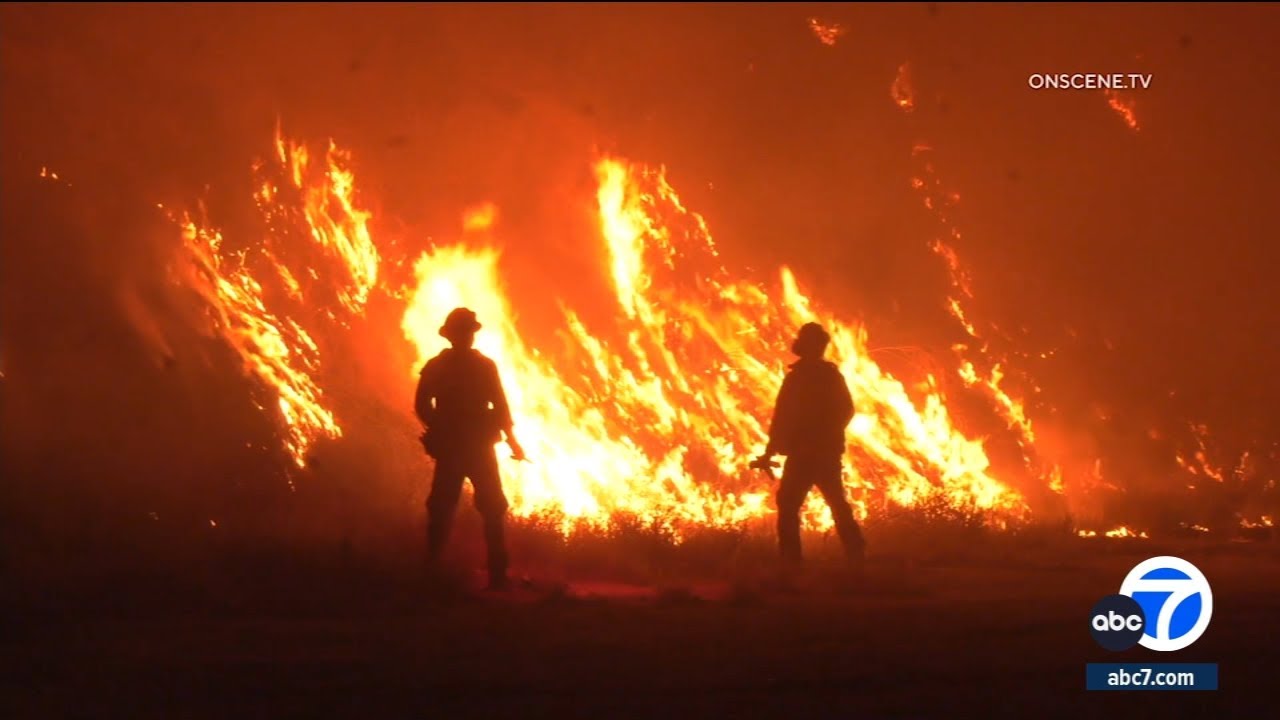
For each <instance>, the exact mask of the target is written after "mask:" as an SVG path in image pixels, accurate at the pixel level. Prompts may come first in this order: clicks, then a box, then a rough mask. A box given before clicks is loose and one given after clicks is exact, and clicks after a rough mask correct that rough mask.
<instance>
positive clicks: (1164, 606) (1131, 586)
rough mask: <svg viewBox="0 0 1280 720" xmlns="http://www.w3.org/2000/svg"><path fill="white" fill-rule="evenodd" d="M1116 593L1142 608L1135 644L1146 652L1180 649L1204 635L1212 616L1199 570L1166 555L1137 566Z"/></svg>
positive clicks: (1206, 583)
mask: <svg viewBox="0 0 1280 720" xmlns="http://www.w3.org/2000/svg"><path fill="white" fill-rule="evenodd" d="M1120 594H1121V595H1125V596H1128V597H1130V598H1132V599H1133V600H1134V602H1136V603H1137V604H1138V605H1140V606H1141V607H1142V614H1143V617H1144V618H1145V619H1146V623H1145V628H1144V629H1143V632H1142V636H1141V637H1140V638H1139V639H1138V643H1139V644H1140V645H1142V647H1144V648H1147V649H1149V650H1159V651H1162V652H1170V651H1173V650H1181V649H1183V648H1185V647H1187V646H1189V645H1191V643H1193V642H1195V641H1196V640H1198V639H1200V636H1201V635H1203V634H1204V631H1205V628H1207V627H1209V619H1210V618H1211V617H1212V616H1213V592H1212V590H1210V589H1209V581H1208V580H1207V579H1206V578H1205V576H1204V573H1201V572H1200V570H1199V568H1197V567H1196V566H1195V565H1192V564H1191V563H1189V562H1187V561H1186V560H1183V559H1182V558H1177V557H1172V556H1169V555H1165V556H1161V557H1154V558H1151V559H1150V560H1144V561H1142V562H1140V563H1138V564H1137V565H1136V566H1135V567H1134V568H1133V569H1132V570H1130V571H1129V574H1128V575H1127V576H1126V577H1125V579H1124V582H1123V583H1121V584H1120Z"/></svg>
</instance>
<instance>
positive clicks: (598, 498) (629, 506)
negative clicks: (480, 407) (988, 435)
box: [402, 158, 1025, 528]
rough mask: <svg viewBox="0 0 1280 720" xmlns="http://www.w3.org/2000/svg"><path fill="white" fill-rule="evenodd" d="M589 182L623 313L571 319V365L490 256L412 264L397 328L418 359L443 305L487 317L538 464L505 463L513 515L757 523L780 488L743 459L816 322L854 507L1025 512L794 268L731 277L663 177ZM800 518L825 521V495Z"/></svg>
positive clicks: (613, 176)
mask: <svg viewBox="0 0 1280 720" xmlns="http://www.w3.org/2000/svg"><path fill="white" fill-rule="evenodd" d="M596 177H597V182H598V190H597V198H596V199H597V205H598V211H599V223H600V239H601V240H602V241H603V242H604V244H605V247H606V250H607V256H608V267H607V272H608V277H609V279H610V281H611V285H612V290H613V298H612V302H614V303H616V309H617V312H616V315H615V327H611V328H606V329H604V330H593V329H589V328H588V327H587V325H586V323H585V322H584V321H583V320H582V319H581V318H579V317H578V315H577V314H576V313H574V312H573V311H572V310H569V309H566V310H565V312H564V318H565V325H566V327H567V328H568V333H567V338H568V339H569V341H570V348H569V352H568V356H569V358H571V359H572V363H563V362H562V363H552V362H551V361H550V360H549V359H548V358H546V357H545V356H543V355H542V354H541V353H539V352H537V351H535V350H533V349H532V348H531V347H529V346H528V345H527V344H526V342H525V341H524V340H523V339H522V335H521V333H520V332H519V331H518V330H517V328H516V327H515V324H514V322H513V321H512V319H511V318H512V315H511V303H510V302H508V301H507V300H506V296H505V290H504V288H503V286H502V283H501V281H500V274H499V261H500V258H499V255H498V253H497V252H496V251H494V250H492V249H488V248H486V247H474V248H473V247H466V246H462V245H458V246H453V247H446V248H438V249H436V250H433V251H430V252H428V253H426V254H424V255H423V256H422V257H421V258H420V259H419V260H418V263H417V265H416V275H417V282H418V284H417V287H416V289H415V290H414V292H413V293H412V296H411V298H410V300H409V307H408V310H407V311H406V314H405V316H404V322H403V325H402V327H403V330H404V332H405V335H406V337H407V338H408V339H409V340H410V341H411V342H412V343H413V344H414V345H415V347H416V348H417V351H418V365H419V366H420V365H421V363H422V362H424V361H425V360H426V359H427V358H429V357H430V356H432V355H433V354H435V353H436V352H438V351H439V350H440V349H442V348H443V340H442V339H440V338H439V336H438V333H436V328H437V326H438V324H439V322H440V320H441V318H443V316H444V315H445V314H446V313H447V312H448V311H449V310H450V309H451V308H453V307H455V306H458V305H466V306H468V307H471V308H472V309H474V310H476V311H477V312H478V313H479V314H480V316H481V318H482V322H486V323H487V330H486V331H483V332H482V333H481V338H480V339H478V346H479V348H480V349H481V351H482V352H485V353H486V354H488V355H489V356H490V357H492V358H493V359H494V360H495V362H496V363H497V364H498V367H499V371H500V374H501V375H502V377H503V379H504V382H505V384H506V386H507V387H508V394H509V400H510V403H511V406H512V411H513V415H514V416H515V420H516V427H517V434H518V435H520V436H521V440H522V443H523V444H524V445H525V448H526V451H527V452H528V454H529V456H530V457H531V458H532V459H533V462H531V463H524V464H516V463H508V464H507V466H506V468H505V471H506V473H507V477H509V478H510V481H509V482H508V486H509V487H510V488H511V489H512V492H511V495H512V507H513V511H514V512H515V514H517V515H520V516H530V515H534V514H538V513H542V512H557V513H561V514H562V515H563V516H564V517H565V521H566V523H572V522H575V521H586V522H591V523H597V524H604V523H607V522H608V520H609V518H610V517H611V516H612V515H614V514H615V513H619V512H622V513H629V514H633V515H636V516H639V517H641V518H644V519H646V520H649V521H653V522H659V523H662V524H664V525H667V526H668V527H678V526H679V525H681V524H683V523H694V524H703V525H729V524H738V523H741V522H743V521H745V520H748V519H751V518H756V517H760V516H762V515H764V514H765V513H766V512H767V503H768V498H769V496H770V494H771V492H772V489H773V488H772V482H771V480H770V479H766V478H763V477H761V476H760V475H759V474H757V473H754V472H750V471H748V469H747V468H746V460H747V458H749V456H750V455H751V454H752V453H754V452H758V451H759V450H760V449H761V448H762V446H763V444H764V441H765V434H766V431H765V425H764V423H765V422H767V419H768V417H769V413H770V408H771V405H772V401H773V398H774V396H775V394H776V392H777V389H778V387H779V386H780V383H781V380H782V376H783V372H784V362H785V361H786V358H785V356H784V354H783V353H784V352H785V349H786V348H787V347H788V346H789V343H790V340H791V335H792V333H793V332H794V330H795V328H796V327H798V326H799V325H800V324H802V323H803V322H806V321H809V320H816V321H819V322H822V323H823V324H824V325H825V326H826V327H827V328H828V330H829V331H830V332H831V334H832V353H831V354H832V355H833V356H834V358H835V359H836V360H837V361H838V362H839V364H840V366H841V369H842V371H843V372H844V374H845V376H846V378H847V380H848V382H849V385H850V389H851V392H852V394H853V396H854V401H855V403H856V404H857V406H858V409H859V416H858V417H857V418H856V419H855V421H854V423H853V424H852V426H851V430H850V436H851V437H850V440H851V442H850V449H849V452H848V455H847V458H846V460H847V466H848V468H849V472H848V476H847V478H846V482H847V485H848V486H849V488H850V490H851V491H853V495H854V500H855V505H856V507H857V509H858V512H859V514H860V515H862V516H863V517H865V516H866V515H867V514H868V512H870V510H871V508H872V507H881V506H883V505H886V504H896V505H906V506H909V505H913V504H916V503H918V502H921V501H923V500H925V499H927V498H930V497H937V496H941V497H942V498H944V500H945V501H946V502H947V503H948V504H950V505H952V506H955V507H965V508H974V509H978V510H987V511H991V512H992V513H993V514H995V515H1000V516H1002V517H1014V516H1019V515H1020V514H1021V513H1023V512H1025V506H1024V504H1023V502H1022V500H1021V498H1020V496H1019V495H1018V494H1017V493H1015V492H1013V491H1012V490H1010V489H1009V488H1007V487H1006V486H1004V485H1003V484H1002V483H1000V482H999V481H997V480H996V479H995V478H994V477H992V475H991V474H990V472H989V468H988V465H989V463H988V459H987V457H986V454H985V451H984V449H983V446H982V442H981V441H980V440H976V439H972V438H969V437H967V436H965V435H964V434H963V433H962V432H960V431H959V430H958V429H956V428H955V427H954V425H953V424H952V422H951V419H950V417H949V414H948V412H947V408H946V404H945V399H944V398H943V396H942V395H941V393H940V392H939V390H938V389H937V386H936V381H935V380H934V378H932V377H929V378H926V379H925V380H924V381H922V382H921V383H919V384H918V385H917V386H916V387H915V388H914V389H913V390H909V389H908V388H907V386H906V385H904V384H903V383H902V382H901V381H899V380H898V379H896V378H894V377H893V376H891V375H889V374H888V373H886V372H884V371H883V370H882V369H881V368H880V367H879V366H877V365H876V363H875V362H874V361H873V360H871V358H870V356H869V354H868V352H867V344H866V342H867V333H866V330H865V329H864V328H863V327H862V326H860V325H858V324H856V323H852V322H847V321H842V320H840V319H838V318H836V317H835V316H833V315H831V314H829V313H827V312H825V311H824V310H822V309H820V308H817V307H816V306H815V304H814V303H813V302H812V301H811V300H810V299H809V298H808V297H807V296H806V295H805V293H804V292H803V290H802V289H801V287H800V285H799V283H798V281H797V280H796V278H795V276H794V274H793V273H792V272H791V271H790V270H789V269H787V268H782V269H781V270H780V271H779V273H778V279H777V281H776V283H774V284H771V285H765V284H762V283H756V282H751V281H748V280H744V279H739V278H734V277H733V276H731V274H730V273H729V271H728V270H727V269H726V268H725V267H724V266H723V264H721V262H720V259H719V252H718V250H717V248H716V245H715V243H714V241H713V239H712V237H711V234H710V232H709V230H708V228H707V226H706V223H705V222H704V220H703V218H702V217H701V216H700V215H698V214H697V213H693V212H691V211H689V210H687V209H686V208H685V207H684V205H683V204H682V202H681V200H680V198H679V196H678V195H677V194H676V192H675V190H674V189H673V188H672V187H671V186H670V185H669V184H668V182H667V180H666V177H665V173H664V172H663V171H662V170H661V169H653V168H649V167H646V166H643V165H638V164H631V163H628V162H626V161H623V160H619V159H614V158H606V159H603V160H601V161H600V162H599V163H598V164H597V166H596ZM415 369H416V368H415ZM806 522H807V524H808V525H809V526H810V527H815V528H826V527H830V524H831V520H830V517H829V514H828V513H827V512H826V509H825V507H823V506H821V505H818V504H817V503H815V504H813V505H811V506H810V507H809V508H808V509H807V510H806Z"/></svg>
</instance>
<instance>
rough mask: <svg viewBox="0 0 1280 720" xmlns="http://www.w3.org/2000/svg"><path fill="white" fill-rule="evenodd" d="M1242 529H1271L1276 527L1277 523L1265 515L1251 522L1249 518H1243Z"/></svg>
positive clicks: (1241, 520)
mask: <svg viewBox="0 0 1280 720" xmlns="http://www.w3.org/2000/svg"><path fill="white" fill-rule="evenodd" d="M1240 527H1242V528H1244V529H1246V530H1253V529H1256V528H1264V527H1265V528H1269V527H1275V522H1274V521H1273V520H1272V519H1271V516H1270V515H1263V516H1262V517H1260V518H1258V519H1257V520H1250V519H1249V518H1246V517H1242V518H1240Z"/></svg>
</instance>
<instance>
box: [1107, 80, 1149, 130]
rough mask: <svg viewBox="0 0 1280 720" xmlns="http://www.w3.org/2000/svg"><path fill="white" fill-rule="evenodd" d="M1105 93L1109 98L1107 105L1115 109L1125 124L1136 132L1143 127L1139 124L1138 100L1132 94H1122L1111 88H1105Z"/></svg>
mask: <svg viewBox="0 0 1280 720" xmlns="http://www.w3.org/2000/svg"><path fill="white" fill-rule="evenodd" d="M1102 92H1103V94H1104V95H1105V96H1106V98H1107V107H1109V108H1111V109H1112V110H1114V111H1115V113H1116V114H1117V115H1119V116H1120V119H1121V120H1123V121H1124V124H1125V126H1127V127H1128V128H1129V129H1130V130H1132V131H1134V132H1138V131H1139V130H1141V129H1142V128H1141V127H1139V125H1138V115H1137V105H1138V103H1137V100H1135V99H1134V98H1133V96H1132V95H1127V94H1121V93H1118V92H1116V91H1115V90H1112V89H1110V88H1108V89H1106V90H1103V91H1102Z"/></svg>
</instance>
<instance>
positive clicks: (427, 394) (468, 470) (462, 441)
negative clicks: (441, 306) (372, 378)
mask: <svg viewBox="0 0 1280 720" xmlns="http://www.w3.org/2000/svg"><path fill="white" fill-rule="evenodd" d="M479 329H480V323H479V321H478V320H477V319H476V314H475V313H474V312H472V311H471V310H468V309H467V308H457V309H455V310H453V311H452V312H450V313H449V315H448V317H447V318H446V319H445V322H444V326H443V327H441V328H440V335H441V336H443V337H444V338H445V339H447V340H448V341H449V342H450V344H451V345H452V347H450V348H448V349H446V350H444V351H442V352H441V353H440V354H439V355H436V356H435V357H434V358H432V359H431V360H429V361H427V363H426V365H424V366H423V368H422V374H421V377H420V378H419V381H418V390H417V396H416V398H415V402H414V409H415V411H416V412H417V415H418V419H419V420H421V421H422V424H423V425H424V426H425V428H426V431H425V432H424V433H423V435H422V445H423V447H424V448H425V449H426V451H427V454H428V455H430V456H431V457H432V458H434V459H435V471H434V474H433V476H432V479H431V493H430V495H429V496H428V497H427V556H428V564H429V566H430V567H431V568H432V569H433V570H434V569H438V568H439V566H440V560H441V556H442V554H443V553H444V549H445V547H446V545H447V544H448V541H449V534H450V531H451V529H452V527H453V519H454V515H455V514H456V512H457V509H458V500H459V498H460V497H461V495H462V483H463V481H464V480H470V481H471V487H472V489H473V490H474V494H475V504H476V510H477V511H479V513H480V517H481V520H482V521H483V523H484V537H485V544H486V546H487V549H488V569H489V586H490V588H492V589H497V590H500V589H505V588H506V587H507V585H508V580H507V549H506V540H505V537H504V535H505V533H504V525H505V522H506V513H507V498H506V496H505V495H504V494H503V492H502V478H501V477H500V476H499V474H498V458H497V453H496V452H495V449H494V446H495V445H496V444H497V443H498V442H499V441H501V440H502V439H503V437H504V436H505V438H506V442H507V444H508V445H509V446H510V448H511V452H512V455H513V457H515V458H516V459H523V458H524V451H523V450H522V449H521V447H520V444H519V442H517V441H516V437H515V434H514V432H513V430H512V421H511V410H510V408H509V407H508V406H507V398H506V393H504V392H503V389H502V381H501V379H500V378H499V377H498V368H497V365H495V364H494V362H493V360H491V359H489V358H488V357H486V356H485V355H483V354H482V353H480V351H478V350H476V349H475V348H474V347H473V344H474V342H475V336H476V332H477V331H478V330H479Z"/></svg>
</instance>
